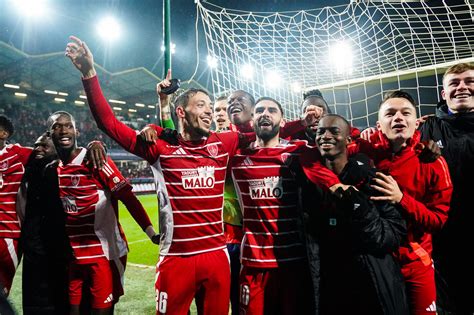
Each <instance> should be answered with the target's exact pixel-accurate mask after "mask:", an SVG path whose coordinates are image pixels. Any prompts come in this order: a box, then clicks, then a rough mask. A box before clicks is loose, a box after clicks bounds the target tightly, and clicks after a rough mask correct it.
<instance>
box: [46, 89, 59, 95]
mask: <svg viewBox="0 0 474 315" xmlns="http://www.w3.org/2000/svg"><path fill="white" fill-rule="evenodd" d="M44 92H45V93H46V94H53V95H56V94H58V92H56V91H53V90H44Z"/></svg>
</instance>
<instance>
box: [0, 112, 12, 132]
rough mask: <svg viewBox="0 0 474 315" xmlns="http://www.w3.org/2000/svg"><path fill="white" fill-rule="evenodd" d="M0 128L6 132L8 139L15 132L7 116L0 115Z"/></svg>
mask: <svg viewBox="0 0 474 315" xmlns="http://www.w3.org/2000/svg"><path fill="white" fill-rule="evenodd" d="M0 126H2V127H3V129H5V130H6V131H7V132H8V137H11V136H12V135H13V133H14V132H15V128H13V123H12V121H11V120H10V118H8V117H7V116H4V115H0Z"/></svg>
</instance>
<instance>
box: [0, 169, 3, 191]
mask: <svg viewBox="0 0 474 315" xmlns="http://www.w3.org/2000/svg"><path fill="white" fill-rule="evenodd" d="M2 188H3V174H2V173H0V189H2Z"/></svg>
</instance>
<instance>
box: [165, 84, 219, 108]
mask: <svg viewBox="0 0 474 315" xmlns="http://www.w3.org/2000/svg"><path fill="white" fill-rule="evenodd" d="M199 92H201V93H204V94H206V95H207V96H209V97H211V95H210V94H209V92H208V91H206V90H204V89H197V88H189V89H187V90H186V91H184V92H183V93H182V94H180V95H179V96H178V97H177V98H176V100H175V101H174V107H175V108H176V107H178V106H181V107H183V108H186V106H188V103H189V99H190V98H191V97H193V96H194V95H196V94H197V93H199Z"/></svg>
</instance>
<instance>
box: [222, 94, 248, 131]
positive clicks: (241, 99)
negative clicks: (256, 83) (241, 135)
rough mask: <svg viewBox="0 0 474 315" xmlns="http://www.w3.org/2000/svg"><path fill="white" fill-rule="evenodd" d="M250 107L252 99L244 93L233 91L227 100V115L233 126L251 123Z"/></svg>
mask: <svg viewBox="0 0 474 315" xmlns="http://www.w3.org/2000/svg"><path fill="white" fill-rule="evenodd" d="M252 107H253V101H252V98H251V97H250V96H249V94H248V93H246V92H244V91H235V92H233V93H232V94H231V95H229V97H228V98H227V113H228V115H229V119H230V121H231V122H232V123H233V124H234V125H237V126H240V125H243V124H246V123H248V122H249V121H251V120H252Z"/></svg>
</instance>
